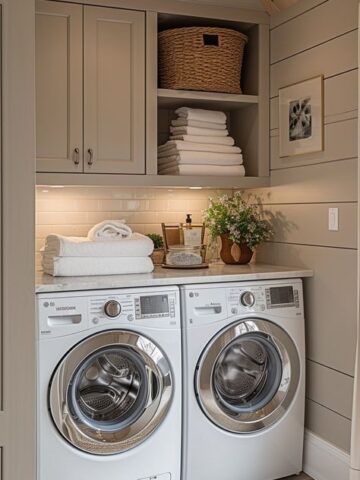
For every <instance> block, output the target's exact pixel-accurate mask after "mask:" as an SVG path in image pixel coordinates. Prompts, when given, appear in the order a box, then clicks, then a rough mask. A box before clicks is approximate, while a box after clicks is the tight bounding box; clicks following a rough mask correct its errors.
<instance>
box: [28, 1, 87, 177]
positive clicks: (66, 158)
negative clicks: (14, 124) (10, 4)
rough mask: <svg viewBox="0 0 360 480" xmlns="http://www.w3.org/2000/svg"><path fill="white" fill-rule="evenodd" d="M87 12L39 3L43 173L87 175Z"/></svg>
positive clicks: (39, 142)
mask: <svg viewBox="0 0 360 480" xmlns="http://www.w3.org/2000/svg"><path fill="white" fill-rule="evenodd" d="M82 8H83V7H82V6H81V5H73V4H70V3H62V2H61V3H58V2H50V1H44V0H37V2H36V34H35V37H36V52H35V53H36V156H37V170H38V171H39V172H78V171H82V169H83V144H82V143H83V142H82V139H83V135H82V128H83V127H82V114H83V105H82V104H83V101H82V98H83V96H82V91H83V90H82Z"/></svg>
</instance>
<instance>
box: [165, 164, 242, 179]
mask: <svg viewBox="0 0 360 480" xmlns="http://www.w3.org/2000/svg"><path fill="white" fill-rule="evenodd" d="M159 173H160V175H211V176H213V175H218V176H239V177H243V176H244V175H245V169H244V166H243V165H233V166H226V165H225V166H219V165H177V166H173V167H169V168H164V169H162V168H161V169H159Z"/></svg>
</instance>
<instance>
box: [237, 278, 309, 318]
mask: <svg viewBox="0 0 360 480" xmlns="http://www.w3.org/2000/svg"><path fill="white" fill-rule="evenodd" d="M227 301H228V305H229V313H230V314H231V315H237V314H242V313H247V312H251V313H259V312H260V313H261V312H265V311H266V310H276V309H300V294H299V286H297V285H296V284H295V285H293V284H284V285H281V284H280V285H259V286H251V287H249V286H248V285H245V286H244V287H240V286H238V287H236V288H235V287H234V288H230V289H229V290H228V296H227ZM274 313H275V312H274Z"/></svg>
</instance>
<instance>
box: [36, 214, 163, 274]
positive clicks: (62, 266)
mask: <svg viewBox="0 0 360 480" xmlns="http://www.w3.org/2000/svg"><path fill="white" fill-rule="evenodd" d="M125 227H126V228H125ZM119 230H121V231H122V234H121V235H119V234H118V233H119ZM89 237H90V238H89ZM91 238H95V240H92V239H91ZM153 249H154V244H153V242H152V240H151V239H150V238H148V237H146V236H144V235H141V234H140V233H133V232H132V231H131V229H130V227H129V226H128V225H125V224H124V223H121V222H115V224H114V222H112V221H109V222H102V223H100V224H98V225H95V227H93V228H92V229H91V230H90V232H89V234H88V237H65V236H63V235H56V234H52V235H48V236H47V237H46V241H45V246H44V248H43V249H42V266H43V269H44V272H45V273H48V274H49V275H53V276H64V277H68V276H84V275H121V274H129V273H150V272H152V271H153V269H154V265H153V263H152V260H151V258H150V257H149V256H150V255H151V253H152V252H153Z"/></svg>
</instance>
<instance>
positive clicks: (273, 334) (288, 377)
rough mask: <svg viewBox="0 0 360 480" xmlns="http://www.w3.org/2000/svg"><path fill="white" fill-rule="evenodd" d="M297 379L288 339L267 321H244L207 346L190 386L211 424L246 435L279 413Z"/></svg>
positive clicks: (296, 359)
mask: <svg viewBox="0 0 360 480" xmlns="http://www.w3.org/2000/svg"><path fill="white" fill-rule="evenodd" d="M299 378H300V362H299V357H298V353H297V350H296V347H295V345H294V343H293V341H292V340H291V338H290V337H289V335H287V334H286V332H285V331H284V330H283V329H282V328H280V327H279V326H277V325H275V324H273V323H271V322H269V321H265V320H261V319H248V320H245V321H242V322H238V323H237V324H233V325H231V326H230V327H227V328H226V329H225V330H223V331H222V332H220V333H219V334H218V335H217V336H216V337H215V338H214V339H213V340H212V341H211V342H210V344H209V345H208V346H207V348H206V349H205V351H204V352H203V354H202V356H201V358H200V360H199V363H198V365H197V373H196V378H195V385H196V390H197V392H196V393H197V397H198V400H199V403H200V406H201V408H202V409H203V411H204V413H205V414H206V415H207V416H208V417H209V419H210V420H211V421H212V422H214V423H215V424H216V425H218V426H219V427H221V428H223V429H225V430H228V431H231V432H235V433H246V432H248V433H249V432H254V431H257V430H261V429H263V428H266V427H268V426H270V425H272V424H273V423H275V422H276V421H277V420H279V418H281V416H282V415H284V413H285V412H286V409H287V408H288V406H289V405H290V403H291V401H292V399H293V397H294V395H295V392H296V389H297V386H298V383H299Z"/></svg>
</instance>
